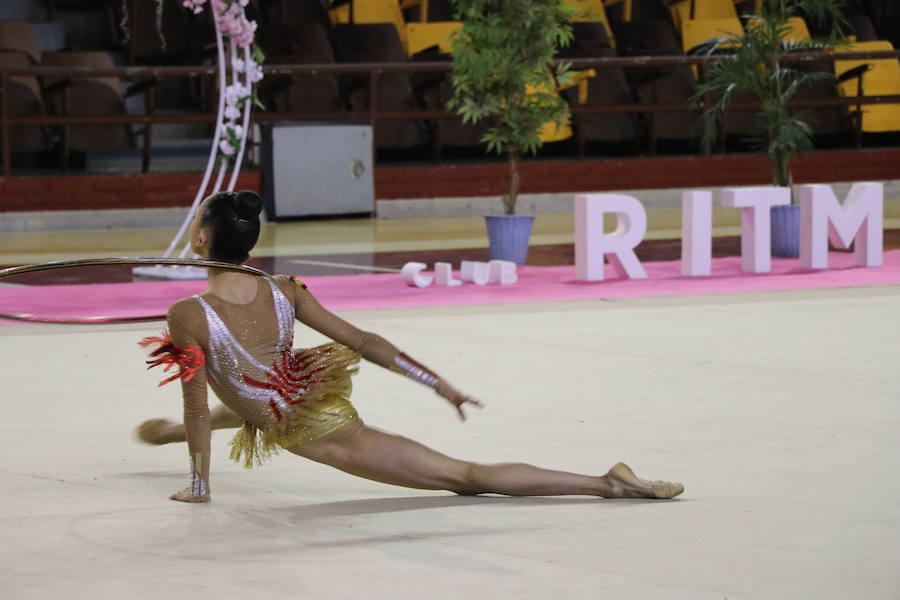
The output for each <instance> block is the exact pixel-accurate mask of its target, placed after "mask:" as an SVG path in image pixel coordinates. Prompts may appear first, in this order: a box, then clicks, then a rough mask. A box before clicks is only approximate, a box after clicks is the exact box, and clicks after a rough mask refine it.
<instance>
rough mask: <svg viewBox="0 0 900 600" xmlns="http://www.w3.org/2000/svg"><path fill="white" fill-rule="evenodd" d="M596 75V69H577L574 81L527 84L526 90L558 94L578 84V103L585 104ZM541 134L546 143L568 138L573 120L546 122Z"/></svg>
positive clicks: (573, 74)
mask: <svg viewBox="0 0 900 600" xmlns="http://www.w3.org/2000/svg"><path fill="white" fill-rule="evenodd" d="M596 75H597V72H596V71H595V70H594V69H587V70H585V71H576V72H574V73H572V81H571V82H570V83H567V84H566V85H556V83H555V82H547V84H545V85H541V86H527V87H526V88H525V91H526V92H527V93H528V94H536V93H553V94H557V95H558V94H559V92H561V91H563V90H567V89H569V88H570V87H574V86H576V85H577V86H578V103H579V104H584V103H585V102H587V95H588V80H589V79H590V78H591V77H594V76H596ZM539 135H540V138H541V142H545V143H546V142H560V141H562V140H567V139H569V138H570V137H572V121H571V119H569V120H567V121H566V122H565V123H562V124H559V123H556V122H553V121H550V122H548V123H544V125H543V126H542V127H541V131H540V133H539Z"/></svg>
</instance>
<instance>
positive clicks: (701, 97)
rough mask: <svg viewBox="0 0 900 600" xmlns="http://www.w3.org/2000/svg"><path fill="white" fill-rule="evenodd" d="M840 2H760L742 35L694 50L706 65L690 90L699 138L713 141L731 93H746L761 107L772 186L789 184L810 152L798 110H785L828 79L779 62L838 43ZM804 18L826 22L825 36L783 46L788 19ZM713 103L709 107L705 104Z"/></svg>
mask: <svg viewBox="0 0 900 600" xmlns="http://www.w3.org/2000/svg"><path fill="white" fill-rule="evenodd" d="M843 7H844V0H763V2H762V3H761V7H760V12H759V14H758V15H750V16H749V18H748V22H747V27H746V31H745V32H744V33H743V35H740V36H738V35H734V34H731V35H728V36H727V37H721V38H717V39H714V40H711V41H710V42H708V43H706V44H704V45H703V46H701V47H700V48H698V51H699V52H701V53H705V54H706V55H707V57H708V59H709V60H708V61H707V62H706V63H705V64H704V66H705V68H706V69H707V80H706V82H704V83H700V84H699V85H698V86H697V87H696V90H695V94H694V96H693V99H692V100H693V102H694V103H695V104H698V105H700V106H703V108H704V113H703V125H704V139H705V140H707V141H708V142H711V141H712V140H714V139H715V138H716V136H717V134H718V133H719V131H720V127H721V122H722V117H723V115H724V113H725V111H726V109H727V108H728V105H729V103H730V102H731V100H732V98H733V97H734V96H735V95H736V94H744V93H749V94H751V95H752V96H754V97H755V98H756V99H757V100H758V101H759V103H760V104H761V107H760V109H759V113H758V116H759V117H760V119H761V122H762V124H763V126H764V128H765V130H766V136H765V138H763V139H761V140H759V142H760V144H759V146H760V149H764V150H765V152H766V154H767V155H768V157H769V162H770V164H771V166H772V180H773V183H774V184H775V185H777V186H789V185H790V183H791V176H790V161H791V159H792V158H793V157H795V156H797V155H798V154H800V153H802V152H806V151H809V150H811V149H812V147H813V141H812V131H811V129H810V126H809V124H808V123H807V121H806V120H805V118H804V116H803V113H802V112H801V111H795V110H792V109H791V108H790V106H789V105H790V102H791V99H793V98H794V96H795V95H796V94H797V92H798V91H799V90H800V89H801V88H803V87H804V86H808V85H810V84H812V83H815V82H816V81H821V80H823V79H827V78H830V77H833V76H832V75H830V74H828V73H820V72H810V71H803V70H801V69H800V68H799V67H800V66H801V65H800V63H797V62H784V61H783V58H784V57H785V56H786V55H788V54H790V53H792V52H805V51H816V50H823V49H826V48H832V47H835V46H837V45H839V44H840V43H841V39H842V34H841V25H843V24H845V23H846V21H845V19H844V17H843ZM800 15H803V16H806V17H807V18H810V19H816V20H819V21H820V22H830V31H829V33H828V35H826V36H824V37H818V38H813V39H809V40H796V41H786V40H785V37H786V36H787V34H788V32H789V30H790V19H791V17H795V16H800ZM708 98H712V99H713V100H714V103H713V104H712V105H711V106H706V105H705V104H704V102H705V100H706V99H708Z"/></svg>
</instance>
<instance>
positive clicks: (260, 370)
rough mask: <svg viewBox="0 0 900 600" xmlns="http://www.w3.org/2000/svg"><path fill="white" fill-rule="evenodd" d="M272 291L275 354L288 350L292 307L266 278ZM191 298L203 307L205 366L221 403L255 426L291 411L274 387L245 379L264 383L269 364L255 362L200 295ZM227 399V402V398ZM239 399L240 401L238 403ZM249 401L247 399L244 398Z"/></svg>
mask: <svg viewBox="0 0 900 600" xmlns="http://www.w3.org/2000/svg"><path fill="white" fill-rule="evenodd" d="M266 282H267V283H268V284H269V287H270V289H271V291H272V300H273V302H274V306H275V318H276V321H277V323H278V342H277V346H276V348H275V356H279V355H283V354H284V353H285V352H289V351H290V350H291V347H292V345H293V341H294V307H293V306H292V305H291V303H290V301H289V300H288V299H287V298H286V297H285V295H284V294H283V293H282V292H281V290H280V289H278V286H277V285H276V284H275V282H273V281H272V280H271V279H266ZM194 299H196V300H197V302H199V303H200V306H201V307H203V312H204V313H205V314H206V323H207V326H208V328H209V347H208V348H207V353H206V356H207V362H206V368H207V373H208V375H209V379H210V383H211V385H213V387H214V388H215V389H216V393H217V395H218V396H219V398H220V399H222V401H223V402H225V403H226V404H227V405H228V406H229V407H230V408H231V409H232V410H234V411H235V412H237V413H238V414H240V415H241V416H242V417H244V418H245V419H246V420H248V421H250V422H252V423H254V424H255V425H257V426H263V427H265V426H268V425H271V424H272V422H273V415H274V414H275V413H277V412H278V411H281V412H285V411H291V410H292V407H291V406H290V405H288V404H287V402H286V401H285V400H284V398H283V397H282V395H281V394H279V393H278V391H277V390H275V389H267V388H265V387H260V386H259V385H252V384H250V383H248V382H247V378H252V379H253V380H255V381H258V382H265V381H268V380H270V379H272V378H273V377H276V373H275V371H274V369H273V365H264V364H262V363H261V362H259V361H258V360H257V359H256V358H255V357H254V356H253V355H252V354H251V353H250V352H249V351H248V350H247V349H246V348H245V347H244V346H243V345H242V344H241V343H240V342H239V341H238V340H237V338H235V336H234V335H233V334H232V332H231V331H230V330H229V329H228V327H227V326H226V325H225V322H224V321H223V320H222V318H221V317H220V316H219V315H218V313H216V311H215V310H214V309H213V307H212V306H210V305H209V303H208V302H207V301H206V300H204V299H203V298H201V297H200V296H194ZM229 399H231V401H229ZM240 400H243V402H240ZM248 400H249V401H250V402H247V401H248Z"/></svg>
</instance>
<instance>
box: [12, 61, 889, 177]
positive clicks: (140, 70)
mask: <svg viewBox="0 0 900 600" xmlns="http://www.w3.org/2000/svg"><path fill="white" fill-rule="evenodd" d="M715 59H716V60H718V59H727V55H717V56H716V57H715ZM873 59H900V51H896V50H895V51H876V52H841V53H820V52H811V53H796V54H791V55H788V56H786V57H784V58H783V61H784V62H834V61H836V60H873ZM709 60H710V59H708V58H705V57H702V56H633V57H605V58H587V59H571V60H567V61H566V62H568V63H571V65H572V67H573V69H576V70H581V69H595V70H598V71H600V72H601V73H602V70H603V69H609V68H621V69H658V70H659V69H665V68H673V67H681V66H691V65H698V66H699V67H701V77H703V70H702V65H703V64H704V63H706V62H707V61H709ZM450 68H451V67H450V63H449V62H409V63H358V64H305V65H267V66H265V67H264V72H265V75H266V77H267V78H271V77H275V76H302V75H306V76H309V75H327V74H331V75H359V74H362V75H365V76H366V77H367V78H368V94H369V98H368V104H369V106H368V108H367V109H366V110H361V111H360V110H356V111H354V110H343V111H329V112H277V111H269V110H262V111H254V112H253V113H252V119H253V121H256V122H270V121H288V120H293V121H342V120H353V121H359V120H368V121H369V122H370V123H371V124H372V125H373V126H377V123H378V122H379V121H383V120H392V119H435V120H437V119H458V118H459V116H458V115H457V114H456V113H455V112H452V111H449V110H441V109H426V108H416V109H411V110H402V111H387V110H381V109H380V107H379V93H378V92H379V87H378V85H379V80H380V78H381V76H383V75H385V74H390V73H447V72H449V71H450ZM216 75H217V69H216V68H215V67H212V66H209V67H120V68H102V69H96V68H83V67H66V68H63V67H41V66H32V67H7V66H0V152H2V156H3V173H4V174H6V175H9V174H11V156H10V155H11V143H10V137H11V135H10V133H11V128H12V127H16V126H28V125H31V126H44V127H51V126H59V127H62V128H66V127H70V126H76V125H143V126H144V127H145V132H146V131H149V128H150V127H152V126H153V125H155V124H167V123H212V122H214V121H215V119H216V117H215V114H214V112H213V111H211V110H210V111H208V112H202V111H200V112H181V113H166V114H157V113H154V112H152V106H151V107H150V109H149V110H145V111H144V113H143V114H121V115H103V116H79V115H67V114H62V115H54V114H42V115H35V116H11V115H10V114H9V105H8V98H9V95H8V90H9V82H10V79H11V78H14V77H37V78H38V79H39V80H40V79H41V78H67V79H69V80H77V79H84V78H98V77H114V78H119V79H123V80H158V79H162V78H167V77H190V78H212V77H214V76H216ZM597 80H599V81H602V75H598V77H597ZM264 81H265V80H264ZM148 89H149V88H148ZM884 103H900V93H898V94H892V95H865V94H863V95H858V96H843V97H841V96H838V97H829V98H803V99H798V100H795V101H793V102H792V103H791V106H792V107H796V108H813V107H828V106H835V107H838V106H848V107H849V106H853V107H857V109H859V107H861V106H862V105H868V104H884ZM729 106H730V109H734V110H739V109H753V108H757V107H759V103H758V102H734V103H732V104H730V105H729ZM702 109H703V107H702V103H701V105H700V106H692V105H690V104H689V103H687V102H684V103H638V102H632V103H628V104H611V105H603V106H588V105H580V104H574V105H573V106H572V114H573V115H574V116H575V117H577V116H579V115H593V114H616V113H622V114H624V113H647V114H650V115H653V114H656V113H664V112H688V111H694V112H696V111H700V110H702ZM898 128H900V125H898ZM145 135H146V134H145ZM149 139H150V137H149V136H146V137H145V148H144V155H145V161H144V170H145V171H146V169H147V167H148V160H149V158H148V156H149ZM704 152H705V153H709V152H710V149H709V147H708V146H707V147H705V148H704Z"/></svg>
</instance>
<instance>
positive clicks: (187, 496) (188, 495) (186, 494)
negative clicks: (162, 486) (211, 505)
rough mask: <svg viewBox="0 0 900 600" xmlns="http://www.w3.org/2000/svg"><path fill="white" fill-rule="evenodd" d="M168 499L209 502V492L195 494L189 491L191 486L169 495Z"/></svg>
mask: <svg viewBox="0 0 900 600" xmlns="http://www.w3.org/2000/svg"><path fill="white" fill-rule="evenodd" d="M169 500H177V501H178V502H209V494H208V493H207V494H206V495H205V496H195V495H194V494H193V493H192V492H191V488H190V487H186V488H184V489H183V490H181V491H179V492H175V493H174V494H172V495H171V496H169Z"/></svg>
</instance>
